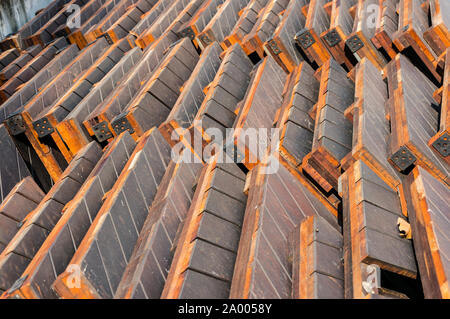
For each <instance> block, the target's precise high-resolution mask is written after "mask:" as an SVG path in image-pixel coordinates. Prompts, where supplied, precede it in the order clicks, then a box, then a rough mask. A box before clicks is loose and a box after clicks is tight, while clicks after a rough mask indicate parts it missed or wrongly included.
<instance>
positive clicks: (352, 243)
mask: <svg viewBox="0 0 450 319" xmlns="http://www.w3.org/2000/svg"><path fill="white" fill-rule="evenodd" d="M345 175H346V178H348V181H344V180H342V181H343V182H344V183H347V185H344V184H341V185H342V186H341V190H340V193H341V194H344V192H345V191H346V189H348V191H349V196H348V197H347V196H344V197H343V200H344V201H348V202H347V203H345V205H346V211H345V212H344V214H345V215H346V217H345V221H346V222H347V223H349V225H346V227H345V228H344V238H347V239H346V240H345V241H344V245H347V246H346V248H344V251H346V253H345V255H344V256H347V257H346V258H345V261H346V262H349V261H350V262H351V265H348V266H349V267H351V268H346V271H349V270H350V269H351V275H350V276H349V277H347V275H346V280H350V282H348V281H347V282H346V289H347V285H351V288H350V290H347V292H349V294H346V297H347V298H348V297H350V298H358V299H359V298H364V297H365V296H366V295H367V294H369V293H371V289H368V288H373V289H375V291H376V293H379V294H386V293H387V294H391V292H388V291H387V290H386V288H383V287H370V285H369V287H367V283H366V284H364V282H365V281H366V279H367V278H366V277H367V275H366V273H365V271H366V267H367V265H369V266H373V265H376V266H378V267H380V268H381V269H382V270H384V271H388V272H393V273H396V274H398V275H401V276H404V277H408V278H416V276H417V269H416V263H415V256H414V252H413V248H412V243H411V241H410V240H408V239H404V238H401V237H400V234H399V231H398V228H397V223H398V220H399V219H403V218H404V217H403V215H402V212H401V205H400V198H399V196H398V194H397V193H396V192H394V191H393V190H392V189H391V188H390V187H389V186H388V185H387V184H386V183H384V182H383V180H382V179H381V178H380V177H378V176H377V175H376V174H375V173H374V172H373V171H372V170H371V169H370V168H369V167H368V166H366V165H365V164H364V163H363V162H361V161H357V162H355V163H354V164H353V165H352V166H351V167H349V168H348V170H347V171H346V173H345ZM345 215H344V216H345ZM346 231H349V232H350V234H348V233H347V234H346V233H345V232H346ZM348 254H351V257H349V256H348ZM376 288H379V289H378V290H377V289H376Z"/></svg>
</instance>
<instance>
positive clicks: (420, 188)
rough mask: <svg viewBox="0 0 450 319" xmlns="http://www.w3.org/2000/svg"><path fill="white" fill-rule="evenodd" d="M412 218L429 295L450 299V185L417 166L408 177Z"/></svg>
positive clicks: (422, 272) (422, 278) (424, 286)
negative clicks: (449, 213)
mask: <svg viewBox="0 0 450 319" xmlns="http://www.w3.org/2000/svg"><path fill="white" fill-rule="evenodd" d="M405 190H406V194H407V195H406V196H407V199H408V200H407V202H408V209H409V220H410V223H411V232H412V236H413V240H414V249H415V251H416V257H417V264H418V268H419V272H420V277H421V281H422V287H423V292H424V295H425V298H433V299H436V298H439V299H441V298H444V299H446V298H450V295H449V283H448V278H449V274H450V268H449V257H448V255H449V246H448V243H449V242H448V238H447V236H446V234H448V230H449V229H450V223H449V220H448V218H447V217H448V211H449V208H450V207H449V203H448V198H449V195H450V194H449V188H448V186H447V185H445V184H443V183H441V182H440V181H439V180H438V179H436V178H435V177H433V176H432V175H431V174H429V173H428V172H427V171H426V170H424V169H423V168H422V167H420V166H417V167H416V168H414V170H413V172H412V173H411V174H410V175H408V176H407V177H406V179H405ZM446 216H447V217H446Z"/></svg>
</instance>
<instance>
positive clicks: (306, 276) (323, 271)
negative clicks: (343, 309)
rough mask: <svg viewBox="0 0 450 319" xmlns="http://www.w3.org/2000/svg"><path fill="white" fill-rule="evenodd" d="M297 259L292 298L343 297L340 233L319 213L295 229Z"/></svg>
mask: <svg viewBox="0 0 450 319" xmlns="http://www.w3.org/2000/svg"><path fill="white" fill-rule="evenodd" d="M295 236H299V237H300V238H298V239H295V240H296V242H297V243H298V246H295V247H294V254H297V255H298V256H297V257H294V258H296V259H298V260H299V263H298V264H296V267H295V268H294V267H293V269H292V272H293V273H294V272H296V273H297V274H296V275H295V276H294V275H293V279H294V278H296V280H297V282H294V280H293V282H292V285H293V290H292V296H293V298H295V299H343V297H344V266H343V263H342V260H341V259H342V234H341V233H340V229H336V228H334V227H333V226H331V225H330V224H329V223H328V222H327V221H326V220H325V219H323V218H321V217H320V216H318V215H312V216H310V217H307V218H305V219H304V220H303V221H302V222H301V223H300V225H299V226H298V229H296V230H295Z"/></svg>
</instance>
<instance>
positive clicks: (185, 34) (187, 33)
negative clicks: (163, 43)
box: [178, 27, 195, 40]
mask: <svg viewBox="0 0 450 319" xmlns="http://www.w3.org/2000/svg"><path fill="white" fill-rule="evenodd" d="M178 36H179V37H180V38H189V39H191V40H194V39H195V33H194V30H192V28H191V27H187V28H186V29H183V30H181V31H180V32H179V33H178Z"/></svg>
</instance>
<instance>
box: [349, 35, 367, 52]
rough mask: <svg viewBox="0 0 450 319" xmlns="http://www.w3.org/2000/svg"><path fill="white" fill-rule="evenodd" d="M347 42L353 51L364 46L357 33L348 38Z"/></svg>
mask: <svg viewBox="0 0 450 319" xmlns="http://www.w3.org/2000/svg"><path fill="white" fill-rule="evenodd" d="M346 44H347V47H348V48H349V49H350V51H351V52H352V53H355V52H357V51H358V50H359V49H361V48H362V47H364V43H363V42H362V41H361V39H360V38H359V37H358V35H356V34H355V35H354V36H352V37H351V38H349V39H348V40H347V42H346Z"/></svg>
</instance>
